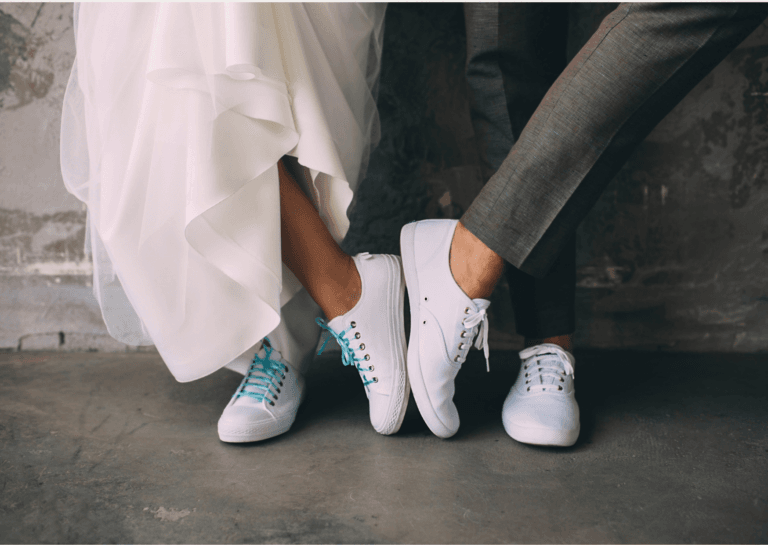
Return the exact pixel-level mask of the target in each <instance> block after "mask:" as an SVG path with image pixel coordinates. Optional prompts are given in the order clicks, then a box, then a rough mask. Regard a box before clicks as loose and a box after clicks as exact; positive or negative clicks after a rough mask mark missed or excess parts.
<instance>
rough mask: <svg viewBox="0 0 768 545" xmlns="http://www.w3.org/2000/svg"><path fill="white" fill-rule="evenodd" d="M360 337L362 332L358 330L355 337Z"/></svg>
mask: <svg viewBox="0 0 768 545" xmlns="http://www.w3.org/2000/svg"><path fill="white" fill-rule="evenodd" d="M359 338H360V332H359V331H358V332H357V333H355V339H359Z"/></svg>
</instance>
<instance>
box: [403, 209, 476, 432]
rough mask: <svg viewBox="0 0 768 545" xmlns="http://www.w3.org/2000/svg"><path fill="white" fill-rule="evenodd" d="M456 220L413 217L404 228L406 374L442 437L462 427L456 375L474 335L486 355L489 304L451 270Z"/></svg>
mask: <svg viewBox="0 0 768 545" xmlns="http://www.w3.org/2000/svg"><path fill="white" fill-rule="evenodd" d="M457 224H458V221H456V220H426V221H419V222H416V223H410V224H408V225H406V226H405V227H403V229H402V231H401V232H400V251H401V253H402V256H403V271H404V272H405V282H406V285H407V286H408V300H409V301H410V304H411V337H410V339H409V341H408V378H409V380H410V382H411V387H412V388H413V397H414V399H415V400H416V405H417V406H418V407H419V412H420V413H421V416H422V418H424V421H425V422H426V423H427V426H429V429H430V430H432V433H434V434H435V435H437V436H438V437H442V438H448V437H451V436H452V435H453V434H455V433H456V432H457V431H458V429H459V413H458V411H457V410H456V405H454V403H453V394H454V393H455V391H456V389H455V385H454V380H455V379H456V375H457V374H458V373H459V370H460V369H461V364H462V363H464V361H465V360H466V359H467V353H468V352H469V348H470V347H471V346H472V341H473V340H474V339H475V337H477V342H476V345H475V346H476V347H477V348H480V349H483V350H484V352H485V358H486V362H487V361H488V316H487V314H486V310H487V309H488V307H489V305H490V304H491V303H490V301H487V300H485V299H470V298H469V297H467V295H466V294H465V293H464V291H463V290H462V289H461V288H460V287H459V286H458V284H456V281H455V280H454V279H453V275H452V274H451V268H450V261H449V254H450V249H451V241H452V240H453V233H454V231H455V230H456V225H457Z"/></svg>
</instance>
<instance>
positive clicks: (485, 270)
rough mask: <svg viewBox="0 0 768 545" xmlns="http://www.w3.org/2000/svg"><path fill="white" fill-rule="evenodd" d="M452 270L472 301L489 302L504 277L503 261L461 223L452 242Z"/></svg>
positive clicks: (454, 276)
mask: <svg viewBox="0 0 768 545" xmlns="http://www.w3.org/2000/svg"><path fill="white" fill-rule="evenodd" d="M449 261H450V267H451V274H452V275H453V278H454V280H455V281H456V284H458V286H459V287H460V288H461V289H462V290H463V291H464V293H466V294H467V296H468V297H469V298H470V299H477V298H482V299H487V298H489V297H490V296H491V294H492V293H493V289H494V288H495V287H496V284H497V283H498V281H499V279H500V278H501V275H502V273H503V272H504V260H503V259H502V258H501V256H499V255H498V254H497V253H496V252H494V251H493V250H491V249H490V248H488V247H487V246H486V245H485V244H484V243H483V242H482V241H481V240H480V239H479V238H477V237H476V236H475V235H473V234H472V233H471V232H470V231H469V230H468V229H467V228H466V227H464V225H463V224H462V223H461V222H459V223H458V224H457V225H456V231H455V232H454V235H453V241H452V242H451V252H450V258H449Z"/></svg>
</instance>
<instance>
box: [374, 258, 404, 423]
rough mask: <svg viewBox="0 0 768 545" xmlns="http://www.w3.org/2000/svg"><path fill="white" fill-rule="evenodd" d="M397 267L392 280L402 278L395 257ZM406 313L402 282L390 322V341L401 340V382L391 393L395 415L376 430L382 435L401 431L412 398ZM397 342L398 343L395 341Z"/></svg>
mask: <svg viewBox="0 0 768 545" xmlns="http://www.w3.org/2000/svg"><path fill="white" fill-rule="evenodd" d="M394 261H395V264H396V265H395V266H396V267H397V271H396V274H394V275H392V278H402V277H401V276H400V274H399V273H400V272H401V271H402V264H401V260H400V259H397V257H396V256H394ZM394 289H395V286H392V285H391V286H390V290H391V291H394ZM404 312H405V282H400V288H399V290H398V297H397V299H396V304H395V312H394V319H393V320H391V321H390V322H389V327H390V331H389V334H390V337H389V338H390V339H399V340H400V342H399V344H397V346H395V347H394V354H395V357H396V359H397V362H396V364H397V368H398V369H397V372H398V373H399V375H400V377H401V380H399V381H396V383H395V387H394V391H392V392H391V393H390V399H392V402H391V404H390V406H389V408H388V410H387V414H392V413H394V414H393V417H392V418H389V419H388V421H387V424H385V426H384V427H382V428H381V429H376V428H375V427H374V428H373V429H374V430H376V432H377V433H380V434H381V435H392V434H394V433H397V432H398V431H399V430H400V426H402V425H403V419H404V418H405V410H406V409H407V408H408V399H409V398H410V396H411V385H410V382H409V381H408V373H407V370H406V366H405V345H406V341H405V324H404V323H403V321H404V318H403V313H404ZM395 342H396V341H395Z"/></svg>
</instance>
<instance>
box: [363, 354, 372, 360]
mask: <svg viewBox="0 0 768 545" xmlns="http://www.w3.org/2000/svg"><path fill="white" fill-rule="evenodd" d="M363 359H364V360H365V361H368V360H369V359H371V356H369V355H368V354H366V355H365V357H364V358H363Z"/></svg>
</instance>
